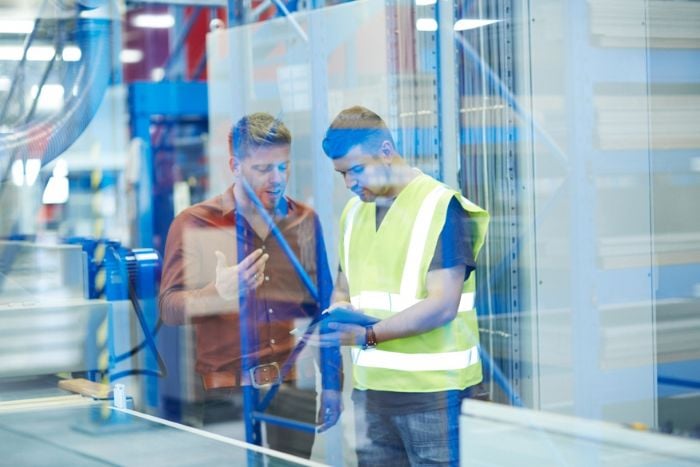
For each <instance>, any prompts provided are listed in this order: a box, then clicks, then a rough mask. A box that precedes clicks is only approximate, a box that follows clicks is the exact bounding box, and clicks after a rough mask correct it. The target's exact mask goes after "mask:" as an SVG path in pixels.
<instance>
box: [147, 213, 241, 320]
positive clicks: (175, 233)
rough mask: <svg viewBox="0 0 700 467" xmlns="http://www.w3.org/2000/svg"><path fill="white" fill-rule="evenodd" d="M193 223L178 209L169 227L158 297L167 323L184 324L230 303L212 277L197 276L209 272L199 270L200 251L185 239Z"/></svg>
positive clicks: (229, 305)
mask: <svg viewBox="0 0 700 467" xmlns="http://www.w3.org/2000/svg"><path fill="white" fill-rule="evenodd" d="M192 227H193V226H192V225H191V220H190V219H189V218H188V215H187V214H186V213H181V215H179V216H177V217H176V218H175V220H174V221H173V223H172V225H171V226H170V230H169V231H168V237H167V241H166V246H165V258H164V260H163V268H162V269H163V270H162V275H161V286H160V294H159V299H158V305H159V309H160V316H161V318H162V320H163V322H165V323H166V324H168V325H182V324H187V323H188V321H189V319H190V318H191V317H194V316H200V315H204V314H211V313H214V312H219V313H221V312H223V311H224V310H226V311H230V309H231V307H232V305H231V304H230V303H228V302H226V301H225V300H223V299H221V298H220V297H219V296H218V294H217V292H216V287H215V285H214V282H213V281H210V280H209V279H208V278H207V279H206V280H201V279H200V278H202V277H205V276H208V274H204V271H203V270H202V258H201V254H200V252H199V251H198V250H197V249H194V248H193V247H192V246H189V247H188V246H185V241H184V235H185V232H186V231H187V230H188V229H189V228H192ZM211 255H212V257H213V255H214V253H213V251H212V253H211ZM193 284H197V285H196V286H194V285H193Z"/></svg>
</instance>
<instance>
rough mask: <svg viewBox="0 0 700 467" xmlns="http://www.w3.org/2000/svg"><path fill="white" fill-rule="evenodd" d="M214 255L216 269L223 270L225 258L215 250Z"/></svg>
mask: <svg viewBox="0 0 700 467" xmlns="http://www.w3.org/2000/svg"><path fill="white" fill-rule="evenodd" d="M214 254H215V255H216V269H223V268H225V267H226V256H225V255H224V254H223V253H222V252H220V251H219V250H216V251H215V252H214Z"/></svg>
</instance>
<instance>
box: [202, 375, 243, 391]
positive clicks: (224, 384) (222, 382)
mask: <svg viewBox="0 0 700 467" xmlns="http://www.w3.org/2000/svg"><path fill="white" fill-rule="evenodd" d="M237 376H238V375H237V374H233V373H232V372H230V371H214V372H212V373H207V374H204V375H202V385H203V386H204V389H205V390H206V391H209V390H211V389H219V388H235V387H238V386H240V379H239V378H238V377H237Z"/></svg>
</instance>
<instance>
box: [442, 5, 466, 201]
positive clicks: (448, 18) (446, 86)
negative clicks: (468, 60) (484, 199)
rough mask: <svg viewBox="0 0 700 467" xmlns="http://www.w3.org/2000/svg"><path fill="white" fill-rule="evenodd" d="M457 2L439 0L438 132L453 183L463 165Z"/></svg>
mask: <svg viewBox="0 0 700 467" xmlns="http://www.w3.org/2000/svg"><path fill="white" fill-rule="evenodd" d="M454 9H455V7H454V2H453V1H452V0H439V1H438V3H437V17H438V43H437V48H438V64H439V66H438V69H437V83H438V88H437V95H438V105H437V110H438V115H437V118H438V128H439V130H438V135H439V141H440V151H439V153H440V155H441V156H442V157H441V158H440V161H439V173H440V176H441V179H442V181H443V182H445V183H446V184H448V185H449V186H451V187H454V188H456V187H457V186H458V184H457V183H458V181H457V169H458V167H459V160H460V158H459V146H458V144H457V141H458V139H459V132H458V126H457V122H458V121H459V100H460V97H461V96H458V95H457V65H456V60H455V53H456V51H455V38H454V31H453V25H454V22H455V17H454Z"/></svg>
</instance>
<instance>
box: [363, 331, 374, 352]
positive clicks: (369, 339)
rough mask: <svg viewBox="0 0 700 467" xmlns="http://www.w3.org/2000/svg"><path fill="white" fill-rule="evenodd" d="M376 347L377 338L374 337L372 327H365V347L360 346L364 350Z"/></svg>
mask: <svg viewBox="0 0 700 467" xmlns="http://www.w3.org/2000/svg"><path fill="white" fill-rule="evenodd" d="M376 346H377V336H375V335H374V328H373V327H372V326H367V327H366V328H365V345H363V346H362V348H363V349H364V350H369V349H373V348H375V347H376Z"/></svg>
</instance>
